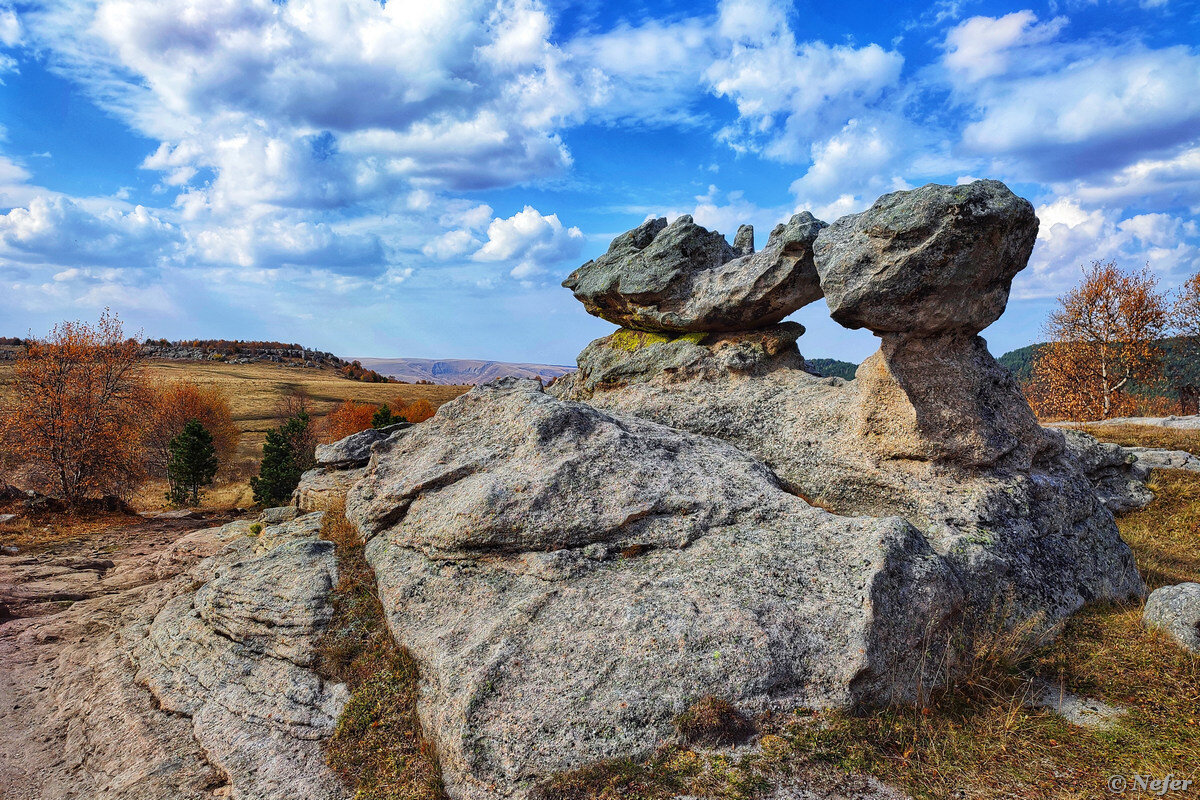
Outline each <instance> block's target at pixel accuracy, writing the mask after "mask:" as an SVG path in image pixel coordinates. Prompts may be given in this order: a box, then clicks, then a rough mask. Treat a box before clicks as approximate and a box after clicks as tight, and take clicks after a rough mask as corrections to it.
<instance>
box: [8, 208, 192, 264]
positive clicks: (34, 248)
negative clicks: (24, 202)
mask: <svg viewBox="0 0 1200 800" xmlns="http://www.w3.org/2000/svg"><path fill="white" fill-rule="evenodd" d="M181 240H182V236H181V234H180V232H179V229H178V228H176V227H175V226H174V225H172V224H171V223H169V222H166V221H164V220H162V219H161V218H159V217H158V216H156V215H155V214H154V213H152V212H151V211H149V210H148V209H146V208H144V207H142V206H134V207H133V208H132V209H129V210H123V209H121V208H119V207H117V206H109V207H107V208H102V209H99V210H90V209H87V208H85V207H84V206H83V205H81V204H80V202H78V201H75V200H71V199H69V198H65V197H59V196H56V197H35V198H34V199H33V200H32V202H30V204H29V206H28V207H27V208H14V209H12V210H11V211H9V212H8V213H7V214H2V215H0V253H2V254H3V256H4V257H5V258H7V259H11V260H13V261H16V262H20V263H28V264H45V263H50V264H60V265H70V266H120V267H133V268H146V267H155V266H160V265H161V264H162V263H163V261H164V260H165V259H167V258H169V257H170V256H171V255H172V254H174V253H175V252H176V251H177V249H178V247H179V244H180V242H181Z"/></svg>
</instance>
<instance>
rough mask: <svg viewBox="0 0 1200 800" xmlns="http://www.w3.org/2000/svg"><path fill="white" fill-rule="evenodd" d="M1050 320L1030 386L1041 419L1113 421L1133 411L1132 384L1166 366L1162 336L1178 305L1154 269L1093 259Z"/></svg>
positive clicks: (1034, 404)
mask: <svg viewBox="0 0 1200 800" xmlns="http://www.w3.org/2000/svg"><path fill="white" fill-rule="evenodd" d="M1058 302H1059V308H1058V309H1057V310H1055V311H1054V312H1053V313H1052V314H1051V315H1050V318H1049V320H1048V321H1047V322H1046V325H1045V328H1044V332H1045V333H1046V335H1047V336H1048V338H1049V340H1050V341H1049V342H1048V343H1047V344H1045V345H1043V346H1041V347H1040V348H1038V351H1037V354H1036V356H1035V358H1034V364H1033V378H1032V380H1031V386H1030V390H1029V399H1030V403H1031V404H1032V405H1033V407H1034V410H1035V411H1037V412H1038V414H1039V416H1043V417H1065V418H1067V419H1073V420H1086V419H1107V418H1109V417H1113V416H1120V415H1122V414H1126V413H1130V412H1131V411H1133V409H1134V408H1135V407H1136V400H1137V398H1135V397H1133V396H1131V395H1130V393H1129V389H1130V388H1131V386H1130V384H1131V383H1136V382H1142V383H1145V382H1149V381H1151V380H1153V379H1154V378H1155V377H1157V375H1158V374H1159V373H1160V371H1161V362H1160V351H1159V347H1158V340H1159V339H1160V338H1161V337H1162V336H1163V335H1164V333H1166V331H1167V329H1168V328H1169V326H1170V324H1171V310H1170V308H1169V307H1168V304H1167V301H1166V299H1165V298H1164V296H1163V295H1162V294H1161V293H1160V292H1159V291H1158V279H1157V278H1155V276H1154V274H1153V273H1152V272H1150V270H1149V269H1141V270H1137V271H1124V270H1122V269H1120V268H1119V267H1118V266H1117V265H1116V263H1115V262H1108V263H1101V262H1099V261H1096V262H1093V263H1092V265H1091V267H1089V268H1086V269H1085V270H1084V274H1083V280H1082V282H1080V284H1079V285H1078V286H1076V287H1075V288H1074V289H1072V290H1071V291H1070V292H1068V293H1067V294H1066V296H1064V297H1061V298H1059V301H1058Z"/></svg>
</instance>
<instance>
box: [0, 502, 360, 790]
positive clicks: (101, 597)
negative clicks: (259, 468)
mask: <svg viewBox="0 0 1200 800" xmlns="http://www.w3.org/2000/svg"><path fill="white" fill-rule="evenodd" d="M253 524H254V523H252V522H251V521H249V520H245V521H236V522H232V523H229V524H226V525H223V526H221V527H217V528H204V529H199V530H194V529H193V530H189V528H194V525H191V524H187V523H186V522H184V523H180V524H177V525H175V526H169V525H168V526H166V527H165V528H162V526H160V529H161V532H162V533H164V534H166V536H165V537H164V538H165V540H163V541H160V542H159V543H158V546H147V543H146V542H141V543H135V544H134V545H133V546H130V547H127V548H124V549H122V550H119V551H118V552H116V553H114V554H112V555H111V556H110V557H109V558H106V559H94V558H93V559H87V558H81V557H75V558H69V557H68V558H63V557H58V558H50V559H47V558H44V557H30V556H25V557H22V556H14V557H5V558H0V585H3V586H4V587H6V588H5V590H4V591H6V592H7V593H8V594H7V596H6V599H7V601H8V602H10V603H12V604H13V605H14V606H18V607H19V608H17V609H16V610H19V611H21V612H23V613H29V610H30V608H29V607H30V606H37V605H39V604H40V605H43V606H44V605H46V604H52V603H54V602H55V601H61V600H63V599H71V600H75V601H76V602H74V603H73V604H72V605H70V606H69V607H68V608H66V609H65V610H61V604H60V605H59V607H58V609H52V608H46V609H43V611H44V612H45V613H41V614H40V615H37V616H29V617H18V618H16V619H11V620H9V621H7V622H5V623H4V624H3V625H2V626H0V662H2V663H3V664H4V669H3V671H0V778H2V780H0V797H3V798H4V799H5V800H10V799H11V800H32V799H34V798H37V799H41V798H45V799H46V800H50V798H56V799H57V798H80V799H81V800H82V799H83V798H88V799H89V800H90V799H91V798H138V799H139V800H141V799H142V798H161V799H162V800H176V799H177V798H212V797H233V798H276V797H277V798H284V797H287V798H305V799H310V798H311V799H312V800H317V799H318V798H319V799H320V800H326V799H327V798H342V797H344V796H345V792H344V790H343V788H342V785H341V783H340V782H339V781H338V780H337V779H336V778H335V776H334V775H333V773H332V772H330V771H329V770H328V768H327V767H326V766H325V761H324V758H323V754H322V750H321V743H322V741H323V740H324V739H326V738H327V737H328V736H329V735H330V734H331V733H332V731H333V726H334V724H335V721H336V720H337V717H338V715H339V714H340V713H341V709H342V707H343V706H344V704H345V702H346V700H347V696H348V693H347V692H346V690H345V688H344V687H343V686H341V685H340V684H327V683H324V682H323V681H322V680H321V679H320V678H319V677H318V676H317V675H316V674H315V673H313V672H312V671H311V669H310V666H311V661H312V656H313V647H314V641H315V637H316V636H317V635H318V634H319V632H320V631H321V630H322V629H323V626H324V624H325V623H326V622H327V621H328V619H329V614H330V610H329V606H328V603H327V602H326V601H327V598H328V594H329V592H330V590H331V589H332V587H333V585H334V583H335V582H336V564H335V562H334V557H333V545H332V544H331V543H329V542H326V541H323V540H321V539H319V538H318V537H317V535H316V534H317V531H318V529H319V526H320V514H308V515H305V516H301V517H297V515H296V510H295V509H294V508H290V509H274V510H271V511H269V512H267V514H265V515H264V516H263V517H262V519H261V520H260V522H259V523H258V525H257V527H252V525H253ZM172 533H173V534H174V538H172V537H171V535H170V534H172ZM55 610H57V613H52V612H53V611H55Z"/></svg>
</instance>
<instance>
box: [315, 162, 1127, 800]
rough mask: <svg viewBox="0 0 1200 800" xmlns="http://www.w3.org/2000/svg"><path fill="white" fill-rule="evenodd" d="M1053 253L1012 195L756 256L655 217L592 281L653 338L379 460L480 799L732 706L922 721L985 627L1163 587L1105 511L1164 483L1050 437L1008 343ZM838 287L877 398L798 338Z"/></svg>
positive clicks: (456, 752) (456, 406) (389, 525)
mask: <svg viewBox="0 0 1200 800" xmlns="http://www.w3.org/2000/svg"><path fill="white" fill-rule="evenodd" d="M1036 232H1037V221H1036V218H1034V217H1033V212H1032V208H1031V206H1029V204H1028V203H1027V202H1026V201H1024V200H1021V199H1019V198H1017V197H1015V196H1014V195H1012V193H1011V192H1009V191H1008V190H1007V188H1005V187H1004V186H1003V185H1002V184H998V183H996V182H991V181H983V182H977V183H975V184H971V185H968V186H965V187H940V186H928V187H923V188H921V189H917V190H914V191H912V192H906V193H896V194H893V195H888V196H886V197H884V198H881V199H880V201H879V202H878V203H877V204H876V205H875V206H874V207H873V208H872V209H870V210H868V211H867V212H864V213H863V214H861V215H855V216H853V217H849V218H844V219H842V220H839V221H838V222H836V223H834V224H833V225H831V226H828V227H825V226H824V224H823V223H818V222H817V221H816V220H813V219H812V218H811V217H810V216H807V215H799V216H797V217H795V218H793V220H792V222H791V223H789V225H788V226H782V227H781V228H780V229H777V231H776V232H774V233H773V236H772V239H771V241H770V242H769V243H768V245H767V247H766V248H764V249H763V250H762V251H760V252H757V253H756V252H752V233H751V232H750V231H747V230H745V229H743V230H741V231H739V235H738V237H737V239H736V240H735V245H734V246H732V247H731V246H730V245H729V244H727V243H726V242H725V241H724V240H723V239H720V237H716V236H715V235H714V234H711V233H709V232H708V231H705V230H703V229H702V228H699V227H698V226H695V225H694V223H692V221H691V220H690V218H684V219H681V220H677V221H676V223H674V224H673V225H671V226H667V225H666V222H665V220H656V221H651V222H647V223H645V224H644V225H642V226H640V227H639V228H637V229H635V230H633V231H630V232H629V233H627V234H624V235H622V236H620V237H618V238H617V239H616V240H614V242H613V245H612V247H611V248H610V249H609V252H608V253H606V254H605V256H603V257H601V258H600V259H597V260H596V261H595V262H589V264H586V265H584V266H583V267H581V268H580V269H579V270H577V271H576V273H575V274H574V275H572V277H571V278H569V279H568V280H567V281H566V285H567V286H568V287H570V288H572V289H573V290H574V291H575V293H576V295H577V296H578V297H579V299H580V300H581V301H582V302H583V303H584V305H585V307H586V308H587V309H588V310H589V311H590V312H591V313H593V314H597V315H599V316H603V317H605V318H606V319H610V320H612V321H614V322H617V323H618V324H620V325H622V326H624V327H622V329H621V330H618V331H617V332H615V333H613V334H611V335H610V336H607V337H604V338H602V339H599V340H597V341H595V342H593V343H591V344H590V345H588V347H587V348H586V349H585V350H584V351H583V352H582V353H581V354H580V357H579V370H578V372H576V373H574V374H571V375H567V376H564V377H562V378H560V379H558V380H556V381H555V382H554V383H553V384H552V385H551V386H550V388H549V389H548V390H546V391H543V389H542V387H541V386H540V384H539V383H537V382H520V381H500V382H496V383H493V384H489V385H487V386H483V387H479V388H477V389H476V390H474V391H472V392H471V393H469V394H467V395H464V396H462V397H460V398H458V399H457V400H455V401H452V402H451V403H448V404H446V405H445V406H443V407H442V408H441V409H439V411H438V414H437V415H436V416H435V417H434V418H433V419H432V420H430V421H427V422H425V423H422V424H421V425H419V426H416V427H415V428H413V429H411V430H409V431H406V432H404V433H403V434H402V435H396V436H392V437H390V438H388V439H386V440H385V441H382V442H378V443H376V444H374V445H372V447H371V449H370V459H369V461H368V463H367V465H366V466H365V467H356V468H355V469H356V470H361V473H358V474H359V475H360V477H357V478H356V480H355V482H354V483H353V486H352V488H351V489H350V492H349V495H348V499H347V515H348V517H349V518H350V519H351V521H352V522H354V523H355V524H356V526H357V527H358V530H359V531H360V533H361V534H362V536H363V538H364V539H365V540H367V542H368V544H367V548H366V552H367V557H368V559H369V560H370V562H371V564H372V565H373V566H374V568H375V571H376V575H377V579H378V582H379V587H380V596H381V598H382V599H383V602H384V606H385V610H386V612H387V617H388V623H389V626H390V628H391V630H392V632H393V634H394V636H395V637H396V638H397V639H398V640H399V641H400V642H401V643H402V644H403V645H404V646H405V647H407V648H408V649H409V650H410V651H411V652H412V653H413V655H414V656H415V657H416V659H417V661H418V663H419V664H420V667H421V674H422V693H421V700H420V703H419V710H420V714H421V717H422V721H423V724H424V729H425V731H426V733H427V735H428V736H430V737H431V738H432V739H433V740H434V742H435V743H436V745H437V747H438V751H439V754H440V755H441V759H442V765H443V768H444V770H445V778H446V784H447V788H448V790H449V793H450V796H451V797H452V798H455V800H459V798H467V799H469V800H475V799H476V798H479V800H482V798H490V797H494V796H499V797H512V798H520V797H523V796H525V793H526V792H527V791H528V790H529V788H530V787H531V786H532V785H534V784H535V783H536V782H537V781H539V780H540V779H542V778H544V777H546V776H548V775H549V774H552V773H554V772H557V771H560V770H564V769H569V768H572V767H578V766H581V765H582V764H585V763H587V762H589V761H594V760H597V759H602V758H610V757H620V756H638V755H641V754H645V753H648V752H650V751H651V750H652V749H653V748H654V747H655V746H656V744H657V743H658V742H660V741H661V739H662V738H663V737H665V736H667V735H669V733H670V730H669V728H670V725H669V722H670V720H671V718H672V717H673V716H674V715H675V714H677V713H678V712H680V711H682V710H683V709H684V708H686V707H687V705H688V704H689V703H690V702H693V701H695V700H696V699H697V698H698V697H699V696H700V695H702V694H713V695H716V696H718V697H722V698H724V699H727V700H729V701H731V702H733V703H734V705H735V706H737V707H739V708H742V709H745V710H746V711H749V712H755V711H762V710H766V709H772V708H797V707H805V706H807V707H821V706H828V705H857V704H866V705H870V704H873V703H887V702H891V701H893V700H897V699H912V698H914V697H916V696H918V695H919V694H920V693H921V692H922V691H923V690H925V689H928V688H929V687H932V686H934V685H936V684H937V683H938V682H939V681H941V680H944V679H945V677H946V675H947V673H948V671H952V670H953V669H954V668H955V665H956V658H957V654H958V652H959V649H958V648H961V647H966V646H969V645H968V644H967V643H969V642H970V640H971V636H972V634H973V632H974V631H975V630H977V629H978V628H992V627H995V626H1004V625H1008V624H1015V623H1018V622H1024V621H1026V620H1030V619H1033V620H1037V621H1040V623H1041V624H1044V625H1050V624H1053V623H1054V622H1056V621H1058V620H1061V619H1062V618H1063V617H1065V616H1067V615H1069V614H1070V613H1072V612H1074V611H1075V610H1077V609H1078V608H1080V607H1081V606H1082V605H1083V604H1085V603H1087V602H1091V601H1094V600H1102V599H1110V600H1124V599H1129V598H1133V597H1138V596H1140V595H1141V594H1142V593H1144V584H1143V583H1142V581H1141V578H1140V577H1139V576H1138V574H1137V570H1136V568H1135V566H1134V562H1133V557H1132V553H1131V551H1130V550H1129V548H1128V546H1126V544H1125V543H1124V542H1123V541H1121V538H1120V536H1119V535H1118V533H1117V529H1116V526H1115V524H1114V522H1113V517H1112V512H1111V510H1110V508H1109V507H1106V504H1107V506H1110V507H1111V508H1116V509H1120V508H1129V507H1134V506H1136V505H1139V504H1142V503H1144V502H1146V501H1147V500H1148V493H1146V492H1145V489H1144V487H1143V486H1142V485H1141V480H1140V479H1141V477H1144V475H1145V473H1144V471H1142V470H1141V469H1140V468H1136V467H1135V464H1136V461H1131V460H1130V458H1128V456H1127V454H1125V453H1124V452H1123V451H1121V450H1120V448H1116V449H1112V448H1109V447H1108V446H1101V445H1099V443H1096V442H1095V441H1094V440H1090V441H1089V439H1087V438H1078V437H1075V436H1071V437H1064V435H1063V434H1062V433H1061V432H1058V431H1052V430H1047V429H1043V428H1042V427H1041V426H1039V425H1038V424H1037V422H1036V420H1035V419H1034V417H1033V414H1032V412H1031V411H1030V410H1029V407H1028V405H1027V404H1026V403H1025V401H1024V398H1023V397H1022V396H1021V394H1020V392H1019V390H1018V388H1017V386H1016V384H1015V382H1014V380H1013V379H1012V376H1011V375H1010V374H1009V373H1008V372H1007V371H1005V370H1003V369H1002V368H1001V367H999V365H997V364H996V363H995V361H994V360H993V359H992V357H991V355H990V354H989V353H988V351H987V347H986V344H985V343H984V341H983V340H982V339H981V338H979V336H978V333H979V331H980V330H982V328H983V327H984V326H986V325H987V324H989V323H990V322H991V321H993V320H994V319H995V318H996V317H997V316H998V315H999V314H1000V312H1001V311H1002V310H1003V307H1004V304H1005V302H1006V300H1007V295H1008V289H1009V285H1010V283H1011V281H1012V277H1013V275H1014V274H1016V273H1017V272H1018V271H1019V270H1020V269H1022V268H1023V267H1024V265H1025V262H1026V260H1027V258H1028V256H1029V250H1030V248H1031V247H1032V243H1033V239H1034V237H1035V236H1036ZM810 266H811V270H810ZM780 269H783V270H784V272H787V270H791V272H790V273H787V274H788V275H789V277H787V278H786V279H783V278H779V275H780V274H782V273H780V272H779V270H780ZM764 270H765V271H764ZM766 274H770V275H772V276H773V277H771V278H770V279H769V280H765V281H760V280H759V277H760V276H762V275H766ZM726 280H727V281H729V282H730V283H734V284H737V286H738V289H737V290H731V289H730V288H728V287H727V286H726V284H725V283H723V281H726ZM783 286H789V287H791V288H789V289H788V290H787V291H782V290H779V291H777V290H776V288H764V287H783ZM760 290H761V291H760ZM822 291H823V292H824V293H825V294H826V295H827V297H828V298H829V301H830V307H831V309H833V310H834V313H835V317H836V318H838V319H839V321H842V322H843V323H845V324H850V325H862V326H867V327H869V328H871V329H872V330H873V331H875V332H876V333H877V334H878V335H879V336H880V338H881V340H882V343H881V349H880V352H879V353H878V354H876V355H875V356H874V357H872V358H871V359H868V360H867V362H865V363H864V364H863V365H862V367H861V368H860V370H859V373H858V377H857V379H856V380H854V381H849V382H847V381H844V380H841V379H837V378H822V377H819V376H816V375H813V374H810V373H809V372H808V371H806V369H805V363H804V359H803V357H802V356H801V355H800V352H799V349H798V348H797V346H796V340H797V338H798V337H799V335H800V334H801V333H803V329H802V328H801V327H800V326H798V325H795V324H794V323H781V322H780V320H781V318H782V315H783V314H786V313H787V311H786V310H785V309H789V308H791V309H794V308H797V307H799V305H801V304H803V302H807V300H808V299H812V298H816V297H818V296H819V295H820V294H821V293H822ZM783 297H788V298H789V299H788V300H787V302H783V301H782V300H779V298H783ZM777 300H778V302H776V301H777ZM767 308H769V309H771V310H770V312H769V313H767V312H766V311H763V309H767ZM315 477H316V476H314V480H315ZM307 480H309V479H308V477H307V476H306V481H307ZM313 482H314V481H309V483H310V484H311V483H313Z"/></svg>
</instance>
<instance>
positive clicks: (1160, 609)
mask: <svg viewBox="0 0 1200 800" xmlns="http://www.w3.org/2000/svg"><path fill="white" fill-rule="evenodd" d="M1142 621H1143V622H1144V623H1145V624H1146V627H1148V628H1159V629H1161V630H1163V631H1165V632H1166V633H1167V634H1168V635H1170V636H1171V638H1172V639H1174V640H1175V641H1176V642H1177V643H1178V644H1179V646H1180V647H1182V648H1184V649H1185V650H1190V651H1191V652H1193V653H1200V583H1181V584H1179V585H1177V586H1164V587H1162V588H1161V589H1155V590H1154V591H1153V592H1151V593H1150V596H1149V597H1148V598H1146V607H1145V609H1144V610H1143V611H1142Z"/></svg>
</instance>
